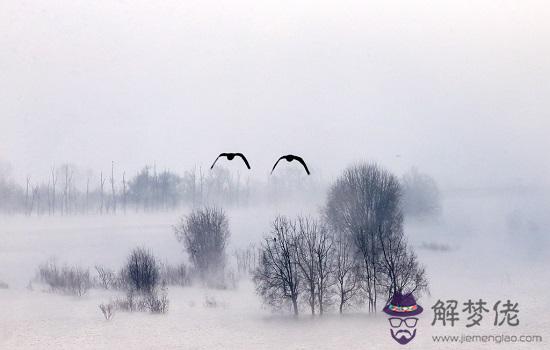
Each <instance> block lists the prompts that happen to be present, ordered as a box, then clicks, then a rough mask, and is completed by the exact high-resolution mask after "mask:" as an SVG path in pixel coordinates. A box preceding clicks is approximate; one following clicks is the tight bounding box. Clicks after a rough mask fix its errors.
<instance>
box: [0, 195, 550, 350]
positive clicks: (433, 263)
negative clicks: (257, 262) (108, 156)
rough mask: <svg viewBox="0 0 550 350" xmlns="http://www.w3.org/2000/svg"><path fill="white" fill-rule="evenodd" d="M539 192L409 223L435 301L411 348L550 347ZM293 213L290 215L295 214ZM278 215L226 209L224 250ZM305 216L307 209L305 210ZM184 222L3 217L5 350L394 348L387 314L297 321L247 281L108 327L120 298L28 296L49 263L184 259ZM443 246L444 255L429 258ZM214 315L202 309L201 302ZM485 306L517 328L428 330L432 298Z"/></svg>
mask: <svg viewBox="0 0 550 350" xmlns="http://www.w3.org/2000/svg"><path fill="white" fill-rule="evenodd" d="M545 198H546V197H545V196H544V195H542V194H540V195H531V196H525V195H524V196H521V195H518V196H507V197H505V198H504V197H502V196H474V195H470V196H468V197H464V196H463V197H460V198H458V197H451V198H448V199H446V200H445V202H444V210H443V215H442V217H441V218H440V219H439V220H437V221H436V222H433V221H429V222H426V221H424V222H420V221H412V220H408V221H407V222H406V232H407V235H408V237H409V240H410V242H411V244H412V245H413V246H415V247H416V251H417V254H418V256H419V259H420V260H421V262H422V263H423V264H424V265H425V266H426V269H427V273H428V277H429V281H430V292H431V294H430V295H428V296H423V297H422V298H421V299H420V301H419V303H420V304H421V305H422V306H423V307H424V309H425V311H424V313H423V314H422V315H421V316H420V323H419V325H418V327H417V328H418V330H417V332H418V333H417V337H416V339H415V340H413V341H412V342H411V343H409V344H408V345H407V347H408V348H412V349H426V348H433V349H446V348H456V347H463V348H464V349H478V348H479V349H489V348H493V347H494V348H498V347H505V348H509V349H518V348H525V349H529V348H539V349H545V348H548V347H549V346H550V342H549V339H550V338H549V336H550V334H549V333H550V332H549V331H550V316H549V311H548V310H550V298H549V296H548V291H549V290H550V279H549V276H550V274H549V273H548V263H549V262H550V258H549V254H548V248H549V247H550V244H549V242H550V239H549V233H548V227H549V226H548V224H549V223H550V219H549V218H548V212H550V211H549V209H550V206H548V205H547V203H548V201H547V200H546V199H545ZM293 211H294V210H286V212H289V213H290V212H293ZM277 212H285V210H281V208H270V209H265V208H250V209H247V210H235V211H229V212H228V214H229V216H230V226H231V230H232V238H231V246H230V247H229V250H230V251H231V250H232V249H234V248H237V247H245V246H247V245H248V244H249V243H258V242H259V241H260V239H261V237H262V235H263V234H265V233H266V232H267V230H268V228H269V223H270V220H271V219H272V218H273V216H274V215H275V214H276V213H277ZM301 212H306V210H305V209H304V208H302V210H301ZM179 215H181V213H167V214H159V215H139V214H135V213H134V214H130V213H129V214H128V215H126V216H123V215H118V216H116V217H114V216H103V217H98V216H93V217H67V218H59V217H57V218H50V217H41V218H36V217H32V218H24V217H1V218H0V281H4V282H6V283H8V284H9V288H8V289H0V310H1V313H0V349H29V348H32V349H121V348H123V349H381V348H387V349H395V348H397V347H400V346H399V345H397V343H395V342H394V341H393V340H392V339H391V338H390V335H389V325H388V322H387V319H386V317H385V316H384V314H383V313H378V314H376V315H369V314H367V313H365V312H362V311H361V310H359V311H353V312H351V311H350V312H348V313H346V314H344V315H342V316H341V315H338V314H337V313H335V312H332V313H330V314H327V315H325V316H324V317H322V318H319V317H315V318H311V317H310V316H307V315H306V314H305V313H304V315H303V316H301V317H300V318H299V319H293V318H292V317H291V316H289V315H284V314H274V313H272V312H271V311H270V310H269V309H267V308H265V307H263V306H262V304H261V302H260V300H259V298H258V297H257V296H256V295H255V293H254V287H253V285H252V283H251V282H250V281H246V280H242V281H241V282H240V284H239V287H238V288H237V290H209V289H204V288H201V287H189V288H176V287H171V288H170V289H169V299H170V310H169V312H168V313H167V314H165V315H152V314H148V313H139V312H136V313H124V312H118V313H116V314H115V316H114V318H113V319H112V320H111V321H108V322H107V321H105V320H104V318H103V316H102V315H101V313H100V311H99V309H98V305H99V304H100V303H102V302H107V301H109V300H110V299H112V298H114V297H116V293H115V292H110V291H104V290H91V291H90V292H89V293H88V294H87V295H86V296H84V297H81V298H77V297H72V296H66V295H59V294H53V293H49V292H47V291H44V290H42V288H41V287H40V286H39V285H36V284H35V285H34V288H33V290H29V289H28V288H27V285H28V282H29V280H30V279H31V278H33V276H34V273H35V270H36V267H37V266H38V264H40V263H42V262H44V261H46V260H48V259H49V258H51V257H56V259H57V260H58V261H59V262H61V263H65V262H66V263H70V264H79V265H82V266H86V267H90V268H93V266H94V265H96V264H102V265H106V266H111V267H119V266H121V264H122V263H123V261H124V260H125V258H126V256H127V254H128V252H129V251H130V249H131V248H134V247H135V246H145V247H147V248H150V249H151V250H152V251H153V252H154V254H155V255H156V256H157V257H159V258H160V259H161V260H163V261H166V262H168V263H171V264H176V263H178V262H181V261H182V260H183V259H184V256H183V254H182V249H181V246H180V245H179V244H178V242H177V241H176V239H175V237H174V234H173V232H172V225H174V224H175V223H176V222H177V219H178V216H179ZM430 244H431V245H433V244H436V245H439V246H441V245H445V246H447V247H448V248H450V249H449V250H434V249H425V248H422V247H423V246H426V245H428V246H430ZM206 297H209V298H214V299H215V300H216V301H217V307H207V306H206V305H205V303H204V302H205V298H206ZM479 298H482V299H484V300H486V301H488V302H489V304H490V306H489V308H490V309H491V308H492V303H494V302H495V301H497V300H504V301H505V300H507V299H510V300H512V301H514V302H518V303H519V310H520V312H519V319H520V325H519V326H517V327H509V326H502V327H494V326H492V323H493V317H494V316H493V312H492V310H491V312H490V313H488V314H486V315H485V316H484V319H483V322H482V326H481V327H478V328H477V329H474V330H472V329H471V328H466V327H465V323H464V322H465V320H464V318H465V317H466V316H467V315H465V314H461V321H460V322H459V323H457V324H456V325H455V327H449V326H447V327H443V326H441V325H436V326H431V322H432V320H433V311H432V310H431V306H432V305H434V303H435V302H436V301H437V300H438V299H441V300H447V299H456V300H458V301H459V302H464V301H466V300H467V299H476V300H477V299H479ZM461 334H483V335H495V334H496V335H500V334H509V335H518V336H519V335H541V336H542V337H543V343H538V344H534V343H523V344H520V343H515V344H494V343H485V344H483V343H469V344H461V345H457V344H450V343H447V344H441V343H434V341H433V340H432V335H459V336H460V335H461Z"/></svg>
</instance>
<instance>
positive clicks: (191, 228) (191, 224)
mask: <svg viewBox="0 0 550 350" xmlns="http://www.w3.org/2000/svg"><path fill="white" fill-rule="evenodd" d="M174 230H175V234H176V237H177V239H178V240H179V241H180V242H182V243H183V245H184V247H185V249H186V251H187V253H188V254H189V257H190V259H191V263H192V264H193V267H194V268H195V270H196V271H197V273H198V274H199V277H200V278H201V279H202V280H203V281H205V282H207V284H209V282H210V281H215V280H216V279H218V278H219V277H220V275H223V269H224V267H225V247H226V244H227V241H228V239H229V236H230V232H229V224H228V221H227V217H226V215H225V213H224V211H223V210H221V209H218V208H210V207H206V208H204V209H198V210H194V211H193V212H192V213H191V214H189V215H188V216H186V217H184V218H183V219H182V220H181V222H180V223H179V224H178V225H177V226H176V227H175V228H174Z"/></svg>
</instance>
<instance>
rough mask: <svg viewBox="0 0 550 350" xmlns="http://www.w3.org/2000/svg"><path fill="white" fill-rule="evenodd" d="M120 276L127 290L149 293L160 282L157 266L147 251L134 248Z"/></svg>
mask: <svg viewBox="0 0 550 350" xmlns="http://www.w3.org/2000/svg"><path fill="white" fill-rule="evenodd" d="M121 275H122V279H124V281H125V282H126V284H127V289H128V290H133V291H136V292H138V293H151V292H153V290H154V289H155V288H156V287H157V285H158V282H159V281H160V269H159V264H158V263H157V260H156V258H155V257H154V256H153V254H151V253H150V252H149V251H147V250H145V249H144V248H136V249H134V250H133V251H132V252H131V253H130V256H129V257H128V260H127V262H126V265H125V266H124V268H123V270H122V272H121Z"/></svg>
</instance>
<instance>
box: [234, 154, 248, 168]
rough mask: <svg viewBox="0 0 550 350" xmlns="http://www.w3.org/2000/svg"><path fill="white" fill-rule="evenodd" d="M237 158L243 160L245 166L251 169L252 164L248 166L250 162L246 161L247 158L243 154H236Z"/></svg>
mask: <svg viewBox="0 0 550 350" xmlns="http://www.w3.org/2000/svg"><path fill="white" fill-rule="evenodd" d="M235 155H236V156H238V157H241V159H242V160H243V161H244V164H245V165H246V167H247V168H248V169H250V164H248V160H246V157H245V156H244V154H242V153H235Z"/></svg>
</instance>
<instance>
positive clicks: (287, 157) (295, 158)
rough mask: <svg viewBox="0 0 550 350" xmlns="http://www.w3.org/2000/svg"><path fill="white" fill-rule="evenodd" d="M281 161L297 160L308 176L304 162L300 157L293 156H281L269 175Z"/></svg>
mask: <svg viewBox="0 0 550 350" xmlns="http://www.w3.org/2000/svg"><path fill="white" fill-rule="evenodd" d="M281 159H284V160H286V161H287V162H292V161H293V160H297V161H298V162H300V164H302V165H303V166H304V169H306V173H307V174H308V175H309V169H308V168H307V165H306V162H304V160H303V159H302V158H301V157H298V156H295V155H293V154H287V155H286V156H282V157H281V158H279V159H278V160H277V162H276V163H275V165H274V166H273V169H271V173H273V170H275V167H276V166H277V164H279V161H280V160H281Z"/></svg>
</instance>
